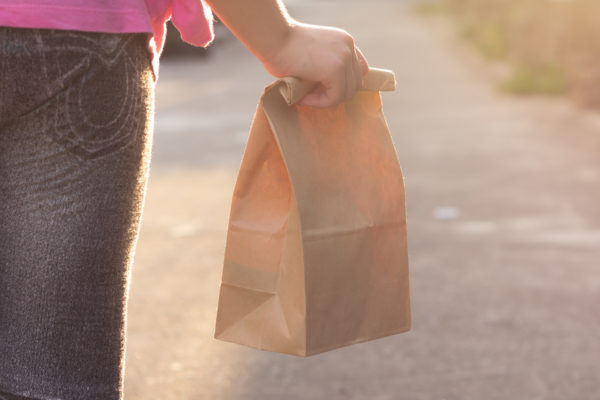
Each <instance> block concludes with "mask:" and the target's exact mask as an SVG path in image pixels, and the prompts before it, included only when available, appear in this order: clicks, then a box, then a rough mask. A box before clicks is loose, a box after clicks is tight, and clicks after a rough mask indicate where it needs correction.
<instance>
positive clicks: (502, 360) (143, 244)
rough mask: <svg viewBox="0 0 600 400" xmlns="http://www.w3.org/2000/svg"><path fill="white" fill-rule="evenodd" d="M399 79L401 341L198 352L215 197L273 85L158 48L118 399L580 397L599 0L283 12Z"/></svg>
mask: <svg viewBox="0 0 600 400" xmlns="http://www.w3.org/2000/svg"><path fill="white" fill-rule="evenodd" d="M286 4H287V5H288V9H289V11H290V14H291V15H292V16H293V17H294V18H296V19H298V20H300V21H303V22H307V23H314V24H322V25H332V26H337V27H340V28H343V29H345V30H347V31H348V32H350V33H351V34H352V35H353V36H354V38H355V40H356V42H357V45H358V46H359V47H360V48H361V50H362V52H363V53H364V54H365V56H366V58H367V59H368V60H369V63H370V64H371V66H375V67H380V68H388V69H391V70H393V71H394V72H395V73H396V78H397V81H398V89H397V91H396V92H393V93H383V94H382V99H383V109H384V112H385V115H386V118H387V121H388V124H389V127H390V131H391V133H392V136H393V139H394V143H395V146H396V149H397V152H398V156H399V159H400V163H401V164H402V167H403V172H404V175H405V181H406V194H407V212H408V243H409V257H410V278H411V282H410V284H411V301H412V314H413V329H412V330H411V331H410V332H408V333H404V334H400V335H395V336H391V337H386V338H382V339H377V340H374V341H371V342H366V343H361V344H356V345H352V346H348V347H345V348H341V349H337V350H334V351H330V352H327V353H323V354H319V355H315V356H312V357H309V358H300V357H294V356H288V355H283V354H276V353H269V352H264V351H259V350H254V349H250V348H246V347H243V346H239V345H236V344H232V343H227V342H221V341H218V340H215V339H213V333H214V323H215V318H216V310H217V302H218V291H219V284H220V279H221V271H222V263H223V255H224V247H225V239H226V230H227V223H228V214H229V207H230V204H231V195H232V192H233V187H234V183H235V179H236V174H237V170H238V168H239V165H240V161H241V158H242V154H243V151H244V147H245V143H246V140H247V136H248V132H249V127H250V123H251V121H252V117H253V115H254V111H255V108H256V105H257V101H258V99H259V97H260V94H261V92H262V89H263V87H264V86H265V85H267V84H268V83H270V82H272V81H273V80H274V78H273V77H271V76H270V75H269V74H267V73H266V72H265V71H264V69H263V67H262V65H261V64H260V63H259V62H258V61H257V60H256V59H255V58H254V57H253V56H252V55H251V54H250V53H249V52H248V51H247V50H246V49H245V48H244V47H243V46H242V45H241V44H240V43H239V42H238V41H237V40H236V39H235V38H234V37H233V36H232V35H231V34H230V33H229V32H228V31H227V29H226V28H225V27H224V26H223V25H222V24H220V23H218V24H217V25H216V40H215V42H214V43H213V44H212V45H211V46H210V47H209V48H208V49H194V48H190V47H187V46H186V45H183V44H181V43H179V41H178V40H179V39H178V38H179V36H178V34H177V33H176V32H169V35H168V37H169V44H168V47H167V49H166V50H165V54H164V57H163V59H162V65H161V71H160V79H159V82H158V86H157V93H156V117H155V132H154V144H153V146H154V147H153V155H152V168H151V173H150V182H149V185H148V193H147V197H146V203H145V209H144V216H143V221H142V228H141V233H140V240H139V242H138V245H137V249H136V255H135V264H134V268H133V275H132V278H133V279H132V284H131V288H130V300H129V317H128V339H127V352H126V354H127V359H126V379H125V398H126V399H128V400H153V399H160V400H175V399H177V400H196V399H215V400H221V399H227V400H237V399H239V400H255V399H256V400H258V399H261V400H263V399H266V400H280V399H291V400H293V399H303V400H304V399H307V400H317V399H318V400H321V399H323V400H324V399H327V400H338V399H339V400H342V399H357V400H358V399H369V400H387V399H390V400H392V399H393V400H396V399H407V400H421V399H422V400H429V399H436V400H444V399H445V400H454V399H456V400H467V399H477V400H481V399H486V400H495V399H511V400H514V399H527V400H532V399H557V400H558V399H561V400H564V399H578V400H579V399H597V398H598V396H599V393H600V341H599V340H598V337H600V315H599V312H598V304H599V303H600V212H599V209H598V205H597V203H598V200H597V199H598V198H600V185H599V182H600V161H599V154H600V152H599V149H600V115H599V114H598V113H597V111H596V110H597V109H598V107H600V94H599V93H600V68H599V67H598V65H599V64H598V60H600V32H599V30H600V23H599V22H600V12H599V11H600V9H599V7H600V4H599V3H598V2H597V0H593V1H592V0H589V1H588V0H570V1H569V0H563V1H559V0H441V1H420V2H419V1H408V0H371V1H368V2H366V1H358V0H288V1H287V2H286Z"/></svg>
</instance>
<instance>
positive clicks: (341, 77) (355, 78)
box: [298, 44, 369, 108]
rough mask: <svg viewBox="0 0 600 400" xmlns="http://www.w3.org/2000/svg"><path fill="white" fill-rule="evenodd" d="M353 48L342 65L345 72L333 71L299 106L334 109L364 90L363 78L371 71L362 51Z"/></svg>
mask: <svg viewBox="0 0 600 400" xmlns="http://www.w3.org/2000/svg"><path fill="white" fill-rule="evenodd" d="M352 46H353V50H352V52H351V56H350V57H348V58H347V59H346V60H344V62H343V63H340V66H342V67H343V70H340V69H338V70H337V72H335V71H333V72H332V73H331V74H330V76H329V77H328V78H327V79H325V80H323V81H321V82H319V83H320V85H319V87H318V88H317V89H315V90H313V91H312V92H311V93H309V94H307V95H306V96H304V98H303V99H302V100H301V101H300V102H299V103H298V104H300V105H305V106H311V107H317V108H328V107H333V106H336V105H338V104H339V103H341V102H343V101H347V100H350V99H352V98H353V97H354V95H355V94H356V91H357V90H360V89H362V82H363V77H364V75H365V74H366V73H367V72H368V71H369V64H368V63H367V60H366V58H365V56H364V55H363V54H362V52H361V51H360V49H359V48H358V47H356V46H354V44H352Z"/></svg>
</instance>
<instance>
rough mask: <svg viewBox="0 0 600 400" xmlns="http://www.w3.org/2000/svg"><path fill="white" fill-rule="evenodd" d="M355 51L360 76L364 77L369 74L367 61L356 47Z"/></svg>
mask: <svg viewBox="0 0 600 400" xmlns="http://www.w3.org/2000/svg"><path fill="white" fill-rule="evenodd" d="M354 49H355V50H356V55H357V56H358V62H359V63H360V66H361V69H362V75H363V76H365V75H366V74H367V72H369V63H368V62H367V59H366V58H365V56H364V55H363V53H362V51H360V49H359V48H358V47H355V48H354Z"/></svg>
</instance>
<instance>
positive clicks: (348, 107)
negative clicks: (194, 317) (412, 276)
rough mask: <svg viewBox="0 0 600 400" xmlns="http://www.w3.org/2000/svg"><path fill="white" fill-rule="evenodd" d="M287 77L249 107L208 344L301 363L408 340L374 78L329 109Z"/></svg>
mask: <svg viewBox="0 0 600 400" xmlns="http://www.w3.org/2000/svg"><path fill="white" fill-rule="evenodd" d="M313 87H314V83H310V82H303V81H300V80H298V79H295V78H284V79H281V80H278V81H276V82H274V83H273V84H271V85H269V86H267V87H266V88H265V90H264V91H263V94H262V96H261V99H260V102H259V104H258V107H257V110H256V114H255V116H254V120H253V122H252V126H251V129H250V136H249V138H248V142H247V145H246V149H245V151H244V156H243V158H242V163H241V166H240V170H239V173H238V177H237V181H236V185H235V189H234V193H233V199H232V203H231V212H230V216H229V226H228V231H227V242H226V248H225V260H224V265H223V276H222V283H221V288H220V294H219V304H218V309H217V319H216V326H215V338H217V339H220V340H224V341H229V342H234V343H238V344H242V345H246V346H250V347H254V348H257V349H262V350H269V351H276V352H281V353H287V354H293V355H299V356H308V355H312V354H317V353H322V352H325V351H328V350H332V349H335V348H339V347H342V346H347V345H350V344H354V343H360V342H365V341H368V340H373V339H376V338H379V337H383V336H389V335H393V334H397V333H400V332H405V331H407V330H409V329H410V298H409V280H408V256H407V242H406V212H405V195H404V182H403V177H402V170H401V168H400V164H399V162H398V158H397V155H396V150H395V148H394V144H393V142H392V138H391V135H390V133H389V129H388V126H387V123H386V121H385V117H384V115H383V111H382V104H381V98H380V95H379V91H382V90H394V89H395V79H394V74H393V73H392V72H391V71H388V70H381V69H374V68H371V69H370V70H369V72H368V73H367V75H366V76H365V77H364V80H363V90H361V91H358V92H357V93H356V95H355V96H354V97H353V98H352V99H350V100H348V101H346V102H344V103H341V104H339V105H337V106H335V107H331V108H327V109H318V108H314V107H308V106H301V105H298V104H296V103H297V102H298V101H299V100H300V99H301V98H302V97H303V96H304V95H305V94H306V93H308V92H309V91H310V90H312V88H313Z"/></svg>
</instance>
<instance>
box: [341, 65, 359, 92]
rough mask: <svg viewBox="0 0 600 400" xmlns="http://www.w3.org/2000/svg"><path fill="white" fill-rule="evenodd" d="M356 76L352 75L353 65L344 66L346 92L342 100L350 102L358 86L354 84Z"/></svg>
mask: <svg viewBox="0 0 600 400" xmlns="http://www.w3.org/2000/svg"><path fill="white" fill-rule="evenodd" d="M355 75H356V74H355V73H354V63H353V62H351V63H348V64H346V91H345V95H344V100H350V99H351V98H353V97H354V94H355V93H356V90H357V89H358V85H357V82H356V76H355Z"/></svg>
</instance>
